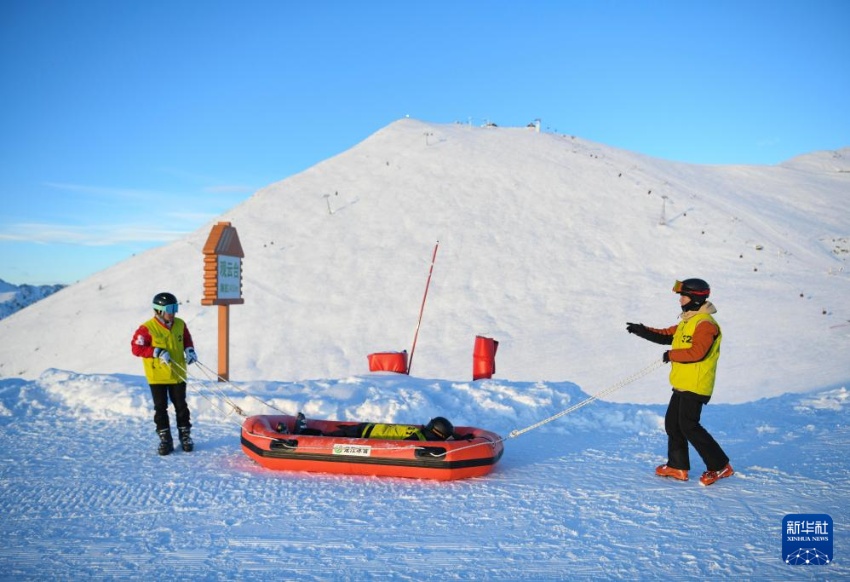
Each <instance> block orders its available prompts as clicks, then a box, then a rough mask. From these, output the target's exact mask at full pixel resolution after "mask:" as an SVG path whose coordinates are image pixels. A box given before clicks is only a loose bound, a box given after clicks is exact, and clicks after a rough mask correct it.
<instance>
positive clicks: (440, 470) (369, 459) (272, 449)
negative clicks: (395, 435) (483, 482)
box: [242, 415, 504, 481]
mask: <svg viewBox="0 0 850 582" xmlns="http://www.w3.org/2000/svg"><path fill="white" fill-rule="evenodd" d="M281 424H282V425H283V426H284V427H286V428H285V430H286V431H288V433H292V432H294V429H295V417H294V416H286V415H279V416H276V415H270V416H264V415H261V416H251V417H249V418H247V419H245V422H243V423H242V450H243V451H244V452H245V454H246V455H248V456H249V457H250V458H252V459H253V460H254V461H256V462H257V463H259V464H260V465H262V466H263V467H266V468H267V469H274V470H280V471H314V472H320V473H344V474H348V475H379V476H385V477H409V478H415V479H437V480H441V481H448V480H453V479H466V478H469V477H480V476H482V475H486V474H488V473H489V472H490V471H492V470H493V467H495V465H496V463H497V462H498V461H499V459H500V458H501V457H502V453H503V452H504V448H503V446H502V438H501V437H500V436H499V435H497V434H496V433H493V432H490V431H488V430H483V429H480V428H474V427H464V426H460V427H455V434H456V435H458V436H459V437H461V438H458V439H450V440H447V441H409V440H403V441H398V440H383V439H363V438H348V437H337V436H318V435H311V434H287V433H282V432H278V430H277V427H278V426H279V425H281ZM351 424H355V423H353V422H342V421H334V420H308V421H307V428H308V429H311V430H308V431H307V432H321V433H329V432H332V431H334V430H336V429H337V428H338V427H339V426H340V425H351ZM420 428H421V427H420Z"/></svg>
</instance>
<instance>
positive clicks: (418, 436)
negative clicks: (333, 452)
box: [278, 412, 455, 441]
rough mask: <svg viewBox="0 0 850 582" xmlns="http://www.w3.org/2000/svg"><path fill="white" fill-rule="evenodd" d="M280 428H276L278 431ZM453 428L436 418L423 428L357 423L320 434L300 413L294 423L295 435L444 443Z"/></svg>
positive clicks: (442, 419)
mask: <svg viewBox="0 0 850 582" xmlns="http://www.w3.org/2000/svg"><path fill="white" fill-rule="evenodd" d="M280 430H281V428H280V427H279V428H278V431H280ZM454 430H455V429H454V426H453V425H452V423H451V422H449V420H448V419H446V418H443V417H442V416H437V417H435V418H432V419H431V420H430V421H428V424H426V425H425V426H423V427H419V426H417V425H413V424H384V423H380V422H359V423H357V424H346V425H340V426H338V427H337V430H334V431H330V432H326V433H324V434H322V433H320V432H319V431H317V430H315V429H308V428H307V425H306V422H305V420H304V415H303V414H301V413H300V412H299V413H298V417H297V420H296V423H295V434H313V435H316V436H338V437H349V438H358V439H386V440H393V441H445V440H448V439H449V438H452V437H453V436H455V434H454Z"/></svg>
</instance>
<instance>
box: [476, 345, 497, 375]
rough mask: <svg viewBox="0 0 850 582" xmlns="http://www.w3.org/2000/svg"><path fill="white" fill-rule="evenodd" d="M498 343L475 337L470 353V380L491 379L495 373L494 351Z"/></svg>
mask: <svg viewBox="0 0 850 582" xmlns="http://www.w3.org/2000/svg"><path fill="white" fill-rule="evenodd" d="M497 349H499V342H497V341H496V340H494V339H493V338H489V337H482V336H480V335H478V336H475V350H474V351H473V352H472V379H473V380H480V379H482V378H492V377H493V374H495V373H496V350H497Z"/></svg>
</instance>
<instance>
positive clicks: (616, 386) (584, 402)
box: [508, 359, 664, 438]
mask: <svg viewBox="0 0 850 582" xmlns="http://www.w3.org/2000/svg"><path fill="white" fill-rule="evenodd" d="M663 364H664V362H662V361H661V360H660V359H659V360H654V361H653V362H652V363H651V364H650V365H648V366H647V367H646V368H644V369H643V370H640V371H639V372H636V373H634V374H632V375H631V376H629V377H628V378H625V379H623V380H620V381H619V382H617V383H616V384H614V385H612V386H609V387H608V388H605V389H604V390H600V391H599V392H597V393H596V394H593V395H592V396H588V397H587V398H585V399H584V400H582V401H581V402H578V403H577V404H575V405H574V406H571V407H570V408H567V409H566V410H562V411H561V412H559V413H558V414H554V415H552V416H550V417H549V418H546V419H543V420H541V421H540V422H538V423H535V424H532V425H531V426H529V427H527V428H523V429H517V430H513V431H511V433H510V434H509V435H508V438H516V437H518V436H520V435H522V434H525V433H527V432H529V431H532V430H534V429H537V428H540V427H541V426H543V425H544V424H547V423H550V422H552V421H553V420H557V419H559V418H561V417H562V416H566V415H567V414H570V413H571V412H575V411H576V410H578V409H579V408H581V407H583V406H587V405H588V404H590V403H591V402H593V401H594V400H597V399H599V398H602V397H603V396H607V395H608V394H611V393H612V392H615V391H617V390H619V389H620V388H622V387H623V386H626V385H628V384H631V383H632V382H634V381H636V380H638V379H640V378H643V377H644V376H646V375H647V374H649V373H650V372H652V371H654V370H656V369H658V368H660V367H661V366H662V365H663Z"/></svg>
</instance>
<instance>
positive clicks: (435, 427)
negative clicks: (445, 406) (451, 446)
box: [425, 416, 455, 440]
mask: <svg viewBox="0 0 850 582" xmlns="http://www.w3.org/2000/svg"><path fill="white" fill-rule="evenodd" d="M425 430H427V431H429V432H432V433H434V434H435V435H437V437H439V438H440V439H442V440H446V439H447V438H449V437H450V436H452V435H453V434H454V432H455V427H454V426H452V423H450V422H449V421H448V420H447V419H445V418H443V417H442V416H437V417H434V418H432V419H431V420H430V421H428V424H427V425H426V426H425Z"/></svg>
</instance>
